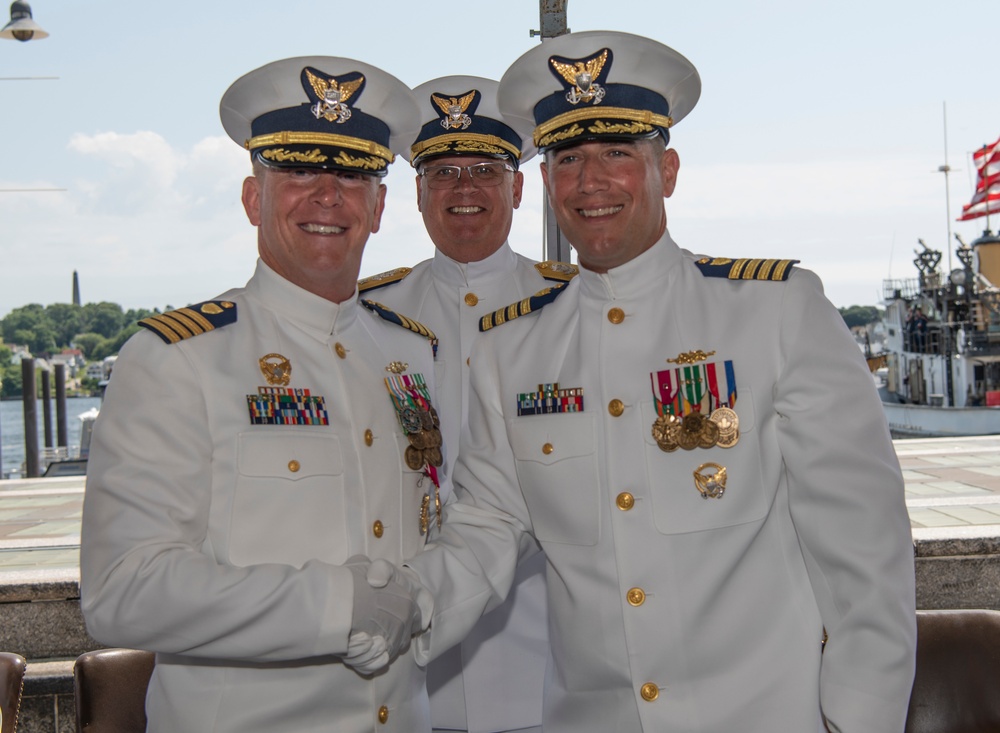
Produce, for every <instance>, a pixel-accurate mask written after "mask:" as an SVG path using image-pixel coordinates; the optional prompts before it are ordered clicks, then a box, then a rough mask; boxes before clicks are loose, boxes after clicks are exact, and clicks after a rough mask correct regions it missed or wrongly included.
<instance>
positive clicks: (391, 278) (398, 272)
mask: <svg viewBox="0 0 1000 733" xmlns="http://www.w3.org/2000/svg"><path fill="white" fill-rule="evenodd" d="M411 272H412V270H411V269H410V268H409V267H397V268H396V269H395V270H388V271H386V272H380V273H379V274H378V275H371V276H370V277H364V278H361V279H360V280H358V292H359V293H363V292H365V291H366V290H375V289H376V288H381V287H384V286H386V285H392V284H393V283H398V282H399V281H400V280H402V279H403V278H404V277H406V276H407V275H409V274H410V273H411Z"/></svg>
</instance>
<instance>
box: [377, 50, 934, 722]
mask: <svg viewBox="0 0 1000 733" xmlns="http://www.w3.org/2000/svg"><path fill="white" fill-rule="evenodd" d="M700 88H701V82H700V80H699V77H698V74H697V72H696V70H695V69H694V67H693V66H692V65H691V64H690V62H688V61H687V59H685V58H684V57H683V56H681V55H680V54H678V53H677V52H675V51H673V50H672V49H670V48H667V47H666V46H663V45H662V44H659V43H657V42H655V41H652V40H650V39H647V38H642V37H637V36H628V35H625V34H620V33H611V32H592V33H577V34H570V35H566V36H562V37H559V38H556V39H553V40H551V41H547V42H545V43H543V44H541V45H540V46H539V47H537V48H535V49H533V50H532V51H530V52H528V53H527V54H525V55H524V56H522V57H521V58H520V59H519V60H518V61H517V62H516V63H515V64H514V65H513V66H512V67H511V68H510V69H509V70H508V71H507V73H506V74H505V75H504V77H503V79H502V80H501V83H500V91H499V104H500V109H501V111H502V112H503V113H504V115H505V118H506V119H507V120H509V121H513V122H512V124H515V126H518V125H519V123H518V122H517V121H518V120H521V124H523V125H525V126H526V127H527V128H529V129H533V130H534V141H535V143H536V144H537V145H538V147H539V148H540V149H541V150H542V151H543V152H544V153H545V162H544V165H543V168H542V172H543V179H544V181H545V184H546V187H547V190H548V193H549V195H550V199H551V201H552V203H553V209H554V211H555V214H556V217H557V219H558V222H559V225H560V227H561V228H562V231H563V232H564V233H565V234H566V236H567V238H568V239H569V241H570V242H571V243H572V244H573V245H574V247H575V248H576V250H577V252H578V255H579V263H580V274H579V276H577V277H576V278H575V279H574V280H573V281H572V282H570V283H569V284H568V285H566V286H565V287H563V288H562V289H561V290H558V291H553V292H549V293H545V294H540V295H539V296H537V297H535V298H531V299H529V301H528V302H526V303H519V304H515V305H514V306H512V307H511V308H508V309H504V310H502V311H498V312H497V313H496V314H495V316H494V317H493V318H490V319H488V320H487V322H486V323H485V324H484V325H485V327H487V328H488V329H489V332H488V333H485V334H483V336H482V337H481V338H480V339H479V341H478V342H477V346H476V350H475V351H474V353H473V356H472V374H471V394H470V404H469V428H468V432H467V433H466V435H465V436H464V437H466V438H467V439H466V440H465V441H464V442H463V444H462V449H461V453H460V457H459V460H458V465H457V466H456V469H455V491H456V495H457V496H458V501H457V502H454V503H453V504H451V505H450V506H449V508H448V509H447V511H446V516H445V521H444V527H443V530H442V533H441V536H440V538H437V539H435V541H434V542H433V543H431V544H429V545H428V547H427V548H426V549H425V551H424V552H423V553H421V554H420V555H418V556H417V557H416V558H415V559H413V560H411V561H409V562H408V565H410V566H411V570H404V571H403V572H402V573H400V574H399V575H401V576H406V577H409V578H411V579H412V578H413V577H415V576H418V577H419V579H420V581H422V582H423V583H424V584H426V586H428V587H429V588H430V590H431V591H432V592H433V593H434V595H435V609H434V614H433V620H432V625H431V630H430V632H429V633H428V634H426V635H425V636H423V637H420V641H419V642H418V646H419V651H420V653H421V655H422V657H424V658H427V657H433V656H435V655H436V654H438V653H439V652H440V651H441V650H443V649H446V648H448V647H450V646H451V645H452V644H453V643H454V642H455V640H456V639H460V638H462V635H463V634H464V633H465V632H466V630H467V629H468V628H470V627H471V625H472V623H473V621H472V620H470V617H474V616H475V615H476V613H478V612H479V611H480V610H482V609H483V608H488V607H489V606H490V605H492V604H495V603H497V602H498V601H499V599H502V598H503V597H504V595H505V594H506V592H507V588H508V587H509V584H510V581H511V578H512V577H513V573H514V566H515V562H516V560H517V556H518V548H519V546H523V545H524V544H525V543H527V542H529V541H531V540H532V539H537V540H538V541H539V542H540V543H541V545H542V548H543V549H544V551H545V555H546V558H547V562H548V568H547V581H548V601H549V613H550V617H551V622H550V631H551V634H552V638H551V643H552V659H553V664H554V666H553V668H552V669H551V670H550V673H549V676H548V679H547V681H546V690H545V712H544V730H545V732H546V733H612V732H614V731H622V732H627V733H634V732H635V731H646V732H647V733H661V732H663V731H670V732H671V733H732V732H733V731H740V733H776V732H777V731H781V732H782V733H783V732H785V731H789V732H796V733H799V732H810V733H811V732H814V731H820V730H824V729H828V730H830V731H837V732H840V733H900V732H901V731H902V730H903V727H904V720H905V716H906V709H907V702H908V698H909V693H910V686H911V683H912V675H913V664H914V646H915V637H916V630H915V618H914V578H913V555H912V544H911V538H910V530H909V522H908V518H907V513H906V509H905V504H904V497H903V482H902V478H901V474H900V470H899V466H898V463H897V461H896V457H895V454H894V452H893V448H892V445H891V442H890V437H889V432H888V429H887V426H886V422H885V418H884V416H883V413H882V409H881V406H880V403H879V401H878V399H877V397H876V394H875V391H874V388H873V384H872V380H871V376H870V374H869V373H868V370H867V368H866V365H865V362H864V359H863V358H862V357H861V354H860V352H859V350H858V348H857V346H856V345H855V344H854V341H853V339H852V338H851V337H850V334H849V333H848V330H847V328H846V327H845V325H844V323H843V320H842V319H841V317H840V315H839V314H838V312H837V310H836V309H835V308H834V307H833V306H832V305H831V304H830V303H829V302H828V301H827V300H826V299H825V298H824V297H823V293H822V286H821V284H820V282H819V280H818V278H817V277H816V276H815V275H813V274H812V273H811V272H809V271H808V270H801V269H797V268H793V267H792V264H793V262H792V261H787V260H766V259H759V260H758V259H728V258H727V257H724V256H721V255H729V254H731V253H729V252H719V253H713V254H714V255H715V256H699V255H695V254H692V253H690V252H688V251H687V250H684V249H681V248H680V247H679V246H678V245H677V244H676V243H675V242H674V241H673V239H672V238H671V237H670V234H669V233H668V232H667V229H666V212H665V206H664V200H663V199H664V198H665V197H669V196H670V195H671V194H672V193H673V191H674V186H675V183H676V180H677V178H676V177H677V171H678V166H679V160H678V156H677V153H676V152H675V151H674V150H672V149H668V148H666V146H665V142H666V140H667V139H668V130H669V129H670V127H671V126H672V125H674V124H675V123H677V122H679V121H680V120H681V118H683V117H684V116H685V115H686V114H687V113H688V112H689V111H690V110H691V108H692V107H693V106H694V104H695V102H696V101H697V98H698V96H699V94H700ZM540 308H543V310H542V311H541V312H538V310H539V309H540ZM373 569H374V566H373ZM414 571H415V572H414ZM824 640H825V645H824Z"/></svg>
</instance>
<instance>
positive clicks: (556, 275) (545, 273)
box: [535, 260, 580, 282]
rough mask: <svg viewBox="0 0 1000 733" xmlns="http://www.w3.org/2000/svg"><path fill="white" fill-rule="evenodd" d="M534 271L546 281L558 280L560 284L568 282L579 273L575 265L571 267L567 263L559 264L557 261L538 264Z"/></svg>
mask: <svg viewBox="0 0 1000 733" xmlns="http://www.w3.org/2000/svg"><path fill="white" fill-rule="evenodd" d="M535 269H536V270H538V274H539V275H541V276H542V277H544V278H545V279H546V280H558V281H561V282H569V281H570V280H572V279H573V278H574V277H576V276H577V275H578V274H579V273H580V268H579V267H577V266H576V265H571V264H569V263H568V262H559V261H558V260H545V262H539V263H538V264H536V265H535Z"/></svg>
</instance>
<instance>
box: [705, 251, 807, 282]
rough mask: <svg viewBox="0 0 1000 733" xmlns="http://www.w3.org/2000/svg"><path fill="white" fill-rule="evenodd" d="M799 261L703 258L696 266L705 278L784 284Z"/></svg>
mask: <svg viewBox="0 0 1000 733" xmlns="http://www.w3.org/2000/svg"><path fill="white" fill-rule="evenodd" d="M798 263H799V260H775V259H751V258H745V257H744V258H741V259H737V260H731V259H729V258H726V257H714V258H713V257H702V258H701V259H698V260H696V261H695V265H696V266H697V267H698V269H699V270H701V273H702V275H704V276H705V277H724V278H726V279H728V280H760V281H766V282H782V281H784V280H787V279H788V276H789V275H790V274H791V272H792V265H796V264H798Z"/></svg>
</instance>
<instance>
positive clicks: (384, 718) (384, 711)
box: [378, 705, 389, 725]
mask: <svg viewBox="0 0 1000 733" xmlns="http://www.w3.org/2000/svg"><path fill="white" fill-rule="evenodd" d="M388 720H389V708H387V707H386V706H385V705H383V706H382V707H380V708H379V709H378V722H380V723H381V724H382V725H385V724H386V722H388Z"/></svg>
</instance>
